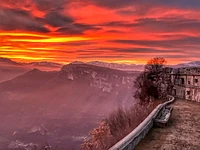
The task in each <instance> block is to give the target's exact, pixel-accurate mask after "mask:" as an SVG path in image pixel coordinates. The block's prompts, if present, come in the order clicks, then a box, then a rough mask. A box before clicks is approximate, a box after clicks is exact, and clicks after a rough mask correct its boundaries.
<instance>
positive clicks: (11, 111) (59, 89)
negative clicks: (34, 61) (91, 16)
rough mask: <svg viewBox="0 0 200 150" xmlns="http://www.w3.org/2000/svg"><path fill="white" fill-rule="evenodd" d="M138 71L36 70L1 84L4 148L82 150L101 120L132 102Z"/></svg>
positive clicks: (1, 147) (0, 128) (92, 68)
mask: <svg viewBox="0 0 200 150" xmlns="http://www.w3.org/2000/svg"><path fill="white" fill-rule="evenodd" d="M137 75H138V72H137V71H136V72H134V71H133V72H125V71H120V70H115V69H110V68H106V67H99V66H94V65H88V64H68V65H64V66H63V67H62V68H61V69H60V70H59V71H41V70H39V69H33V70H31V71H28V72H27V73H25V74H22V75H20V76H17V77H15V78H14V79H11V80H9V81H5V82H2V83H0V97H1V99H0V105H1V109H0V122H1V124H0V132H1V135H0V139H3V140H0V150H7V149H16V148H21V149H27V148H28V147H31V148H33V147H34V146H38V147H40V146H42V145H45V144H47V143H48V144H50V145H51V146H53V147H56V146H58V149H62V148H64V147H67V148H69V149H72V148H75V149H79V145H80V143H81V142H82V141H83V139H84V138H85V137H86V136H87V135H88V133H89V131H90V130H92V129H93V128H94V127H96V126H97V124H98V123H99V121H101V120H102V119H103V118H105V117H106V116H107V115H109V114H110V113H111V112H113V111H114V110H116V109H117V108H118V107H122V108H127V107H130V106H132V105H133V104H134V102H135V101H134V99H133V96H132V93H133V88H132V83H133V80H134V79H135V77H136V76H137Z"/></svg>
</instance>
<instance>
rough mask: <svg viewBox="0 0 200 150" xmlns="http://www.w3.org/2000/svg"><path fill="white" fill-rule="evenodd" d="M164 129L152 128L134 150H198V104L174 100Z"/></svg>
mask: <svg viewBox="0 0 200 150" xmlns="http://www.w3.org/2000/svg"><path fill="white" fill-rule="evenodd" d="M172 106H173V111H172V116H171V118H170V120H169V124H168V126H167V127H165V128H152V129H151V131H150V132H149V133H148V134H147V136H146V137H145V138H144V139H143V140H142V141H141V142H140V143H139V145H138V146H137V147H136V148H135V149H136V150H155V149H156V150H199V149H200V140H199V139H200V103H196V102H191V101H185V100H182V99H178V100H176V102H175V103H174V104H172Z"/></svg>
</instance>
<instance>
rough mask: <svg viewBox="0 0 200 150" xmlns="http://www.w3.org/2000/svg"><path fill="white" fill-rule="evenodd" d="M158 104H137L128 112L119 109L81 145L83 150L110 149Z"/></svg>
mask: <svg viewBox="0 0 200 150" xmlns="http://www.w3.org/2000/svg"><path fill="white" fill-rule="evenodd" d="M158 103H159V102H157V103H150V104H149V105H146V106H141V105H139V104H136V105H134V107H132V108H130V109H128V110H127V109H122V108H119V109H118V110H117V111H115V112H113V113H112V114H111V115H110V116H109V117H108V118H106V119H104V120H103V121H102V122H100V124H99V126H98V127H97V128H95V129H94V130H93V131H92V132H91V133H90V134H89V137H88V138H87V139H85V141H84V143H83V144H82V145H81V148H82V150H104V149H109V148H110V147H111V146H113V145H114V144H115V143H117V142H118V141H119V140H121V139H122V138H123V137H125V136H126V135H127V134H128V133H130V132H131V131H132V130H133V129H134V128H136V127H137V126H138V125H139V124H140V123H141V122H142V121H143V120H144V119H145V118H146V117H147V116H148V114H149V113H150V112H151V111H152V110H153V108H155V106H156V105H157V104H158Z"/></svg>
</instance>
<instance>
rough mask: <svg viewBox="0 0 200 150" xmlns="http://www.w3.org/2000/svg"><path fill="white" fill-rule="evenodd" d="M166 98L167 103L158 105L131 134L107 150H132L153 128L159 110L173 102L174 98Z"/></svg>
mask: <svg viewBox="0 0 200 150" xmlns="http://www.w3.org/2000/svg"><path fill="white" fill-rule="evenodd" d="M168 98H169V101H167V102H165V103H163V104H160V105H158V106H157V107H156V108H155V109H154V110H153V111H152V112H151V113H150V114H149V116H148V117H147V118H146V119H145V120H144V121H143V122H142V123H141V124H139V125H138V126H137V127H136V128H135V129H134V130H133V131H132V132H131V133H129V134H128V135H127V136H126V137H124V138H123V139H122V140H120V141H119V142H118V143H117V144H115V145H114V146H112V147H111V148H110V149H109V150H133V149H134V148H135V146H136V145H137V144H138V143H139V142H140V141H141V140H142V139H143V138H144V137H145V135H146V134H147V133H148V132H149V130H150V129H151V128H152V127H153V119H154V118H155V117H156V115H157V114H158V113H159V112H160V110H161V109H162V108H163V107H164V106H166V105H168V104H170V103H172V102H173V101H174V100H175V98H174V97H172V96H170V95H169V96H168Z"/></svg>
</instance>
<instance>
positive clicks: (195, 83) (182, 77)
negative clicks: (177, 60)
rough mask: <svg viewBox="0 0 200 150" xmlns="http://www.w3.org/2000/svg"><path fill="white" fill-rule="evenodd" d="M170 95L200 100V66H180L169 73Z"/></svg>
mask: <svg viewBox="0 0 200 150" xmlns="http://www.w3.org/2000/svg"><path fill="white" fill-rule="evenodd" d="M171 81H172V83H173V91H172V95H174V96H176V97H179V98H184V99H187V100H191V101H197V102H200V68H180V69H178V70H176V71H174V72H172V74H171Z"/></svg>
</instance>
